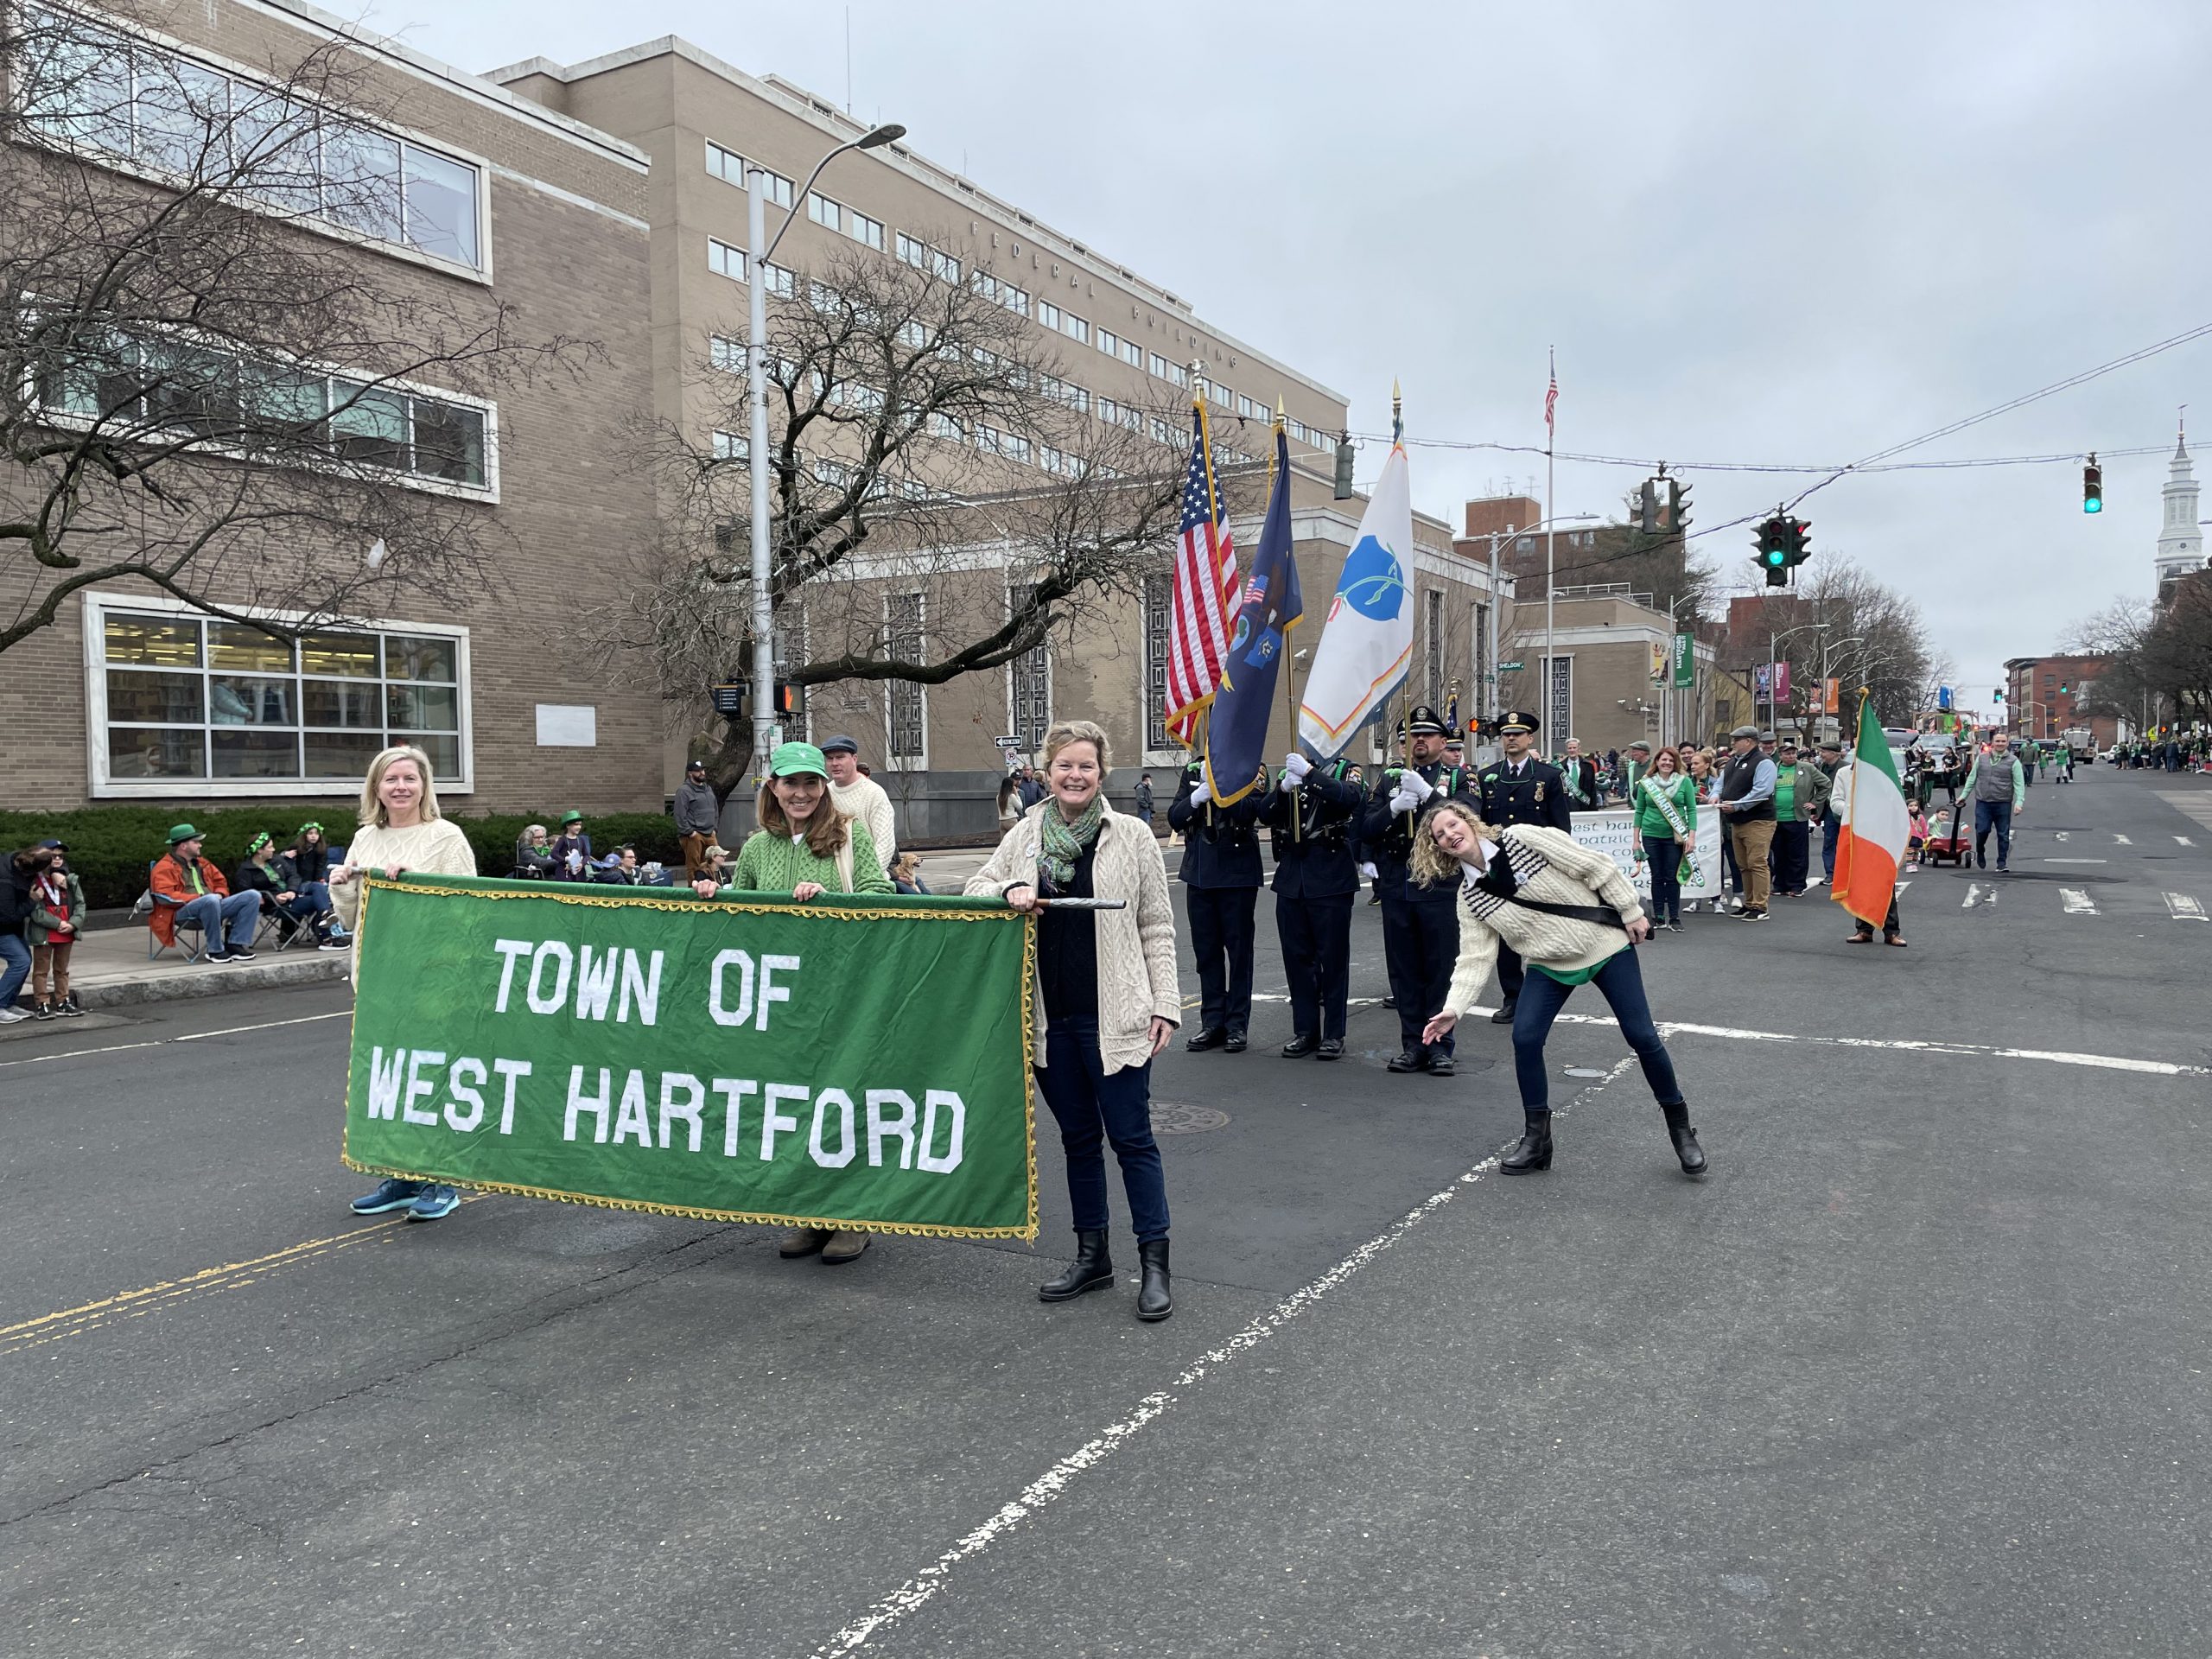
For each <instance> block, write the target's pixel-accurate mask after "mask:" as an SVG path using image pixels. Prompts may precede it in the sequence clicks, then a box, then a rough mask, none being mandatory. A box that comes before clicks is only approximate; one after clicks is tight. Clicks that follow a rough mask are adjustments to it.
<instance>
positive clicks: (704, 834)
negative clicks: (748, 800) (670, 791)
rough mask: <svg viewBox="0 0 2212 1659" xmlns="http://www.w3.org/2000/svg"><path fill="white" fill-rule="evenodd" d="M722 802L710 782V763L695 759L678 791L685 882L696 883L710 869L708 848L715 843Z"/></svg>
mask: <svg viewBox="0 0 2212 1659" xmlns="http://www.w3.org/2000/svg"><path fill="white" fill-rule="evenodd" d="M721 810H722V809H721V802H719V801H717V800H716V799H715V789H714V785H711V784H709V782H708V781H707V763H706V762H705V761H703V760H693V761H691V763H690V765H688V766H685V767H684V768H683V784H682V785H680V786H679V787H678V788H677V791H676V834H677V839H678V840H680V841H681V842H683V879H684V880H686V881H696V880H698V878H699V874H700V872H701V871H702V870H706V871H707V872H708V874H713V872H712V871H711V870H710V869H709V868H708V863H707V849H708V848H709V847H711V846H713V845H714V844H715V826H716V825H717V824H719V823H721Z"/></svg>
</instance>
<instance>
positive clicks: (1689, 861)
mask: <svg viewBox="0 0 2212 1659" xmlns="http://www.w3.org/2000/svg"><path fill="white" fill-rule="evenodd" d="M1574 838H1575V839H1576V840H1577V841H1579V842H1581V843H1582V844H1583V845H1584V846H1585V847H1587V848H1588V849H1590V850H1591V851H1592V852H1593V853H1603V854H1605V856H1606V857H1608V858H1610V859H1611V860H1612V861H1613V862H1614V863H1616V864H1618V865H1619V866H1620V870H1621V874H1623V875H1624V876H1626V877H1627V878H1628V879H1629V880H1630V882H1631V883H1632V884H1634V886H1635V887H1636V896H1637V898H1638V899H1642V900H1643V902H1644V903H1645V904H1646V905H1649V903H1650V902H1651V867H1650V866H1649V864H1639V863H1638V862H1637V858H1636V840H1635V833H1634V829H1633V823H1632V815H1631V814H1630V812H1629V810H1627V809H1626V808H1625V807H1616V808H1614V809H1612V810H1611V811H1606V812H1578V813H1576V814H1575V815H1574ZM1719 896H1720V809H1719V807H1717V806H1700V808H1698V810H1697V842H1696V844H1695V845H1694V846H1693V847H1692V848H1691V849H1690V852H1689V855H1688V857H1687V858H1685V859H1683V860H1682V897H1683V898H1685V899H1717V898H1719Z"/></svg>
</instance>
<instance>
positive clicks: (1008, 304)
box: [968, 270, 1029, 317]
mask: <svg viewBox="0 0 2212 1659" xmlns="http://www.w3.org/2000/svg"><path fill="white" fill-rule="evenodd" d="M968 285H969V287H970V288H972V289H975V290H976V292H977V293H978V294H980V295H982V296H983V297H984V298H985V299H987V300H989V301H991V302H993V303H995V304H997V305H1002V306H1004V307H1005V308H1007V310H1009V311H1011V312H1013V313H1014V315H1016V316H1018V317H1026V316H1027V315H1029V291H1028V289H1022V288H1016V287H1015V286H1014V284H1013V283H1002V282H1001V281H1000V280H999V279H998V278H997V277H994V276H992V275H991V273H990V272H989V271H988V270H978V271H975V272H973V273H971V274H970V275H969V278H968Z"/></svg>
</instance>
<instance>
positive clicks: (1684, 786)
mask: <svg viewBox="0 0 2212 1659" xmlns="http://www.w3.org/2000/svg"><path fill="white" fill-rule="evenodd" d="M1629 804H1630V806H1631V807H1632V808H1634V809H1635V813H1636V816H1635V818H1634V820H1633V824H1634V836H1635V840H1636V855H1637V858H1639V859H1641V860H1643V861H1646V862H1648V863H1649V865H1650V866H1651V925H1652V927H1653V928H1654V929H1655V930H1656V929H1658V928H1662V927H1663V928H1665V929H1666V930H1667V931H1669V932H1670V933H1679V932H1681V931H1682V860H1683V859H1685V858H1686V857H1688V855H1689V854H1690V853H1691V851H1692V850H1693V849H1694V848H1695V847H1696V845H1697V783H1696V781H1695V780H1694V779H1692V778H1691V777H1690V775H1689V774H1688V772H1684V771H1683V770H1682V769H1681V755H1680V754H1679V753H1677V752H1676V751H1675V749H1674V748H1673V747H1671V746H1670V747H1667V748H1663V749H1662V750H1660V751H1659V753H1657V754H1656V755H1654V756H1652V757H1651V770H1650V771H1649V772H1645V773H1644V774H1643V777H1641V778H1639V779H1637V780H1636V789H1635V791H1634V792H1633V793H1632V794H1630V797H1629Z"/></svg>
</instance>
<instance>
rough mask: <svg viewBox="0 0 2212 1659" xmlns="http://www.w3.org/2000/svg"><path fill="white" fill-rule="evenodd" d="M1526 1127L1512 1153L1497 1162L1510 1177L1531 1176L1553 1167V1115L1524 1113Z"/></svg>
mask: <svg viewBox="0 0 2212 1659" xmlns="http://www.w3.org/2000/svg"><path fill="white" fill-rule="evenodd" d="M1521 1116H1522V1119H1523V1122H1524V1127H1523V1128H1522V1132H1521V1139H1520V1140H1519V1141H1518V1142H1516V1144H1515V1146H1514V1148H1513V1150H1512V1151H1510V1152H1509V1153H1507V1154H1505V1156H1504V1157H1503V1158H1501V1159H1499V1160H1497V1166H1498V1167H1499V1168H1500V1169H1502V1170H1503V1171H1504V1172H1505V1173H1507V1174H1509V1175H1529V1174H1533V1173H1535V1172H1536V1171H1537V1170H1540V1169H1549V1168H1550V1167H1551V1166H1552V1115H1551V1114H1550V1113H1549V1112H1530V1111H1523V1112H1522V1114H1521Z"/></svg>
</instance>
